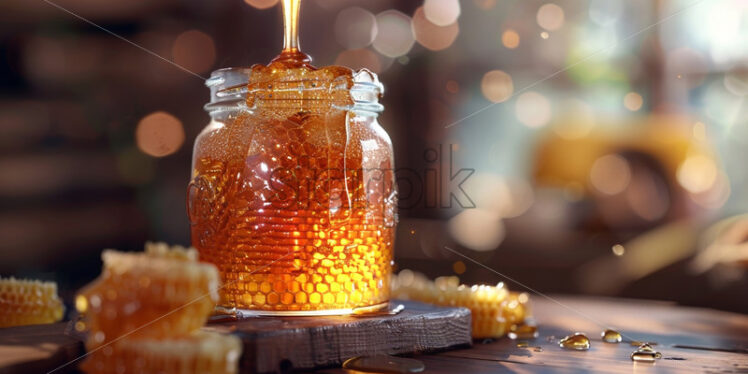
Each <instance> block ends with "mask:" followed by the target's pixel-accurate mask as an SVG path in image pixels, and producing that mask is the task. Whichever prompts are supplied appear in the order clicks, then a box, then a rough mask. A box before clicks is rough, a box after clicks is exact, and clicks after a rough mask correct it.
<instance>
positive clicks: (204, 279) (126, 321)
mask: <svg viewBox="0 0 748 374" xmlns="http://www.w3.org/2000/svg"><path fill="white" fill-rule="evenodd" d="M145 249H146V251H145V253H125V252H117V251H113V250H106V251H104V253H103V254H102V260H103V262H104V269H103V271H102V274H101V276H99V277H98V278H97V279H96V280H94V281H93V282H91V283H90V284H89V285H87V286H86V287H84V288H83V289H82V290H81V291H80V292H79V293H78V295H77V296H76V299H75V306H76V309H77V310H78V312H79V313H80V314H81V315H82V316H83V321H81V322H82V323H83V324H82V325H80V326H76V328H78V329H79V330H83V329H86V330H88V334H89V337H88V340H87V341H86V347H87V348H89V349H93V348H96V347H100V346H102V345H105V344H107V343H109V342H113V341H117V340H120V339H122V338H128V339H135V338H150V339H162V338H166V337H180V336H186V335H189V334H190V333H192V332H193V331H195V330H197V329H199V328H200V327H201V326H203V325H204V324H205V321H206V320H207V318H208V315H209V314H210V313H211V311H212V310H213V307H214V306H215V304H216V301H217V300H218V295H217V289H218V287H219V284H218V272H217V271H216V269H215V268H214V267H213V266H212V265H210V264H205V263H200V262H198V261H197V254H196V253H195V250H194V249H190V250H186V249H184V248H180V247H174V248H169V247H167V246H166V245H165V244H162V243H161V244H155V243H147V244H146V248H145Z"/></svg>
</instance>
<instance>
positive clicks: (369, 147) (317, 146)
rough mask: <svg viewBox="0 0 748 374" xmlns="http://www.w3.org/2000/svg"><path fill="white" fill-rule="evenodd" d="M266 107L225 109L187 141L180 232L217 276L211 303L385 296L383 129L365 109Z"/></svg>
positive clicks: (305, 305) (389, 222)
mask: <svg viewBox="0 0 748 374" xmlns="http://www.w3.org/2000/svg"><path fill="white" fill-rule="evenodd" d="M268 117H274V116H273V115H269V114H268V113H267V112H266V113H265V114H263V113H259V114H258V115H257V116H249V117H239V118H236V119H234V120H232V121H229V122H228V123H227V124H226V126H225V127H223V128H220V129H219V130H216V131H214V132H210V131H209V132H208V133H204V134H203V135H201V137H200V138H199V139H198V143H197V145H196V147H195V161H194V170H193V180H192V182H191V183H190V188H189V197H188V199H189V201H188V208H189V215H190V220H191V223H192V243H193V245H194V246H195V247H196V248H197V249H198V250H199V252H200V257H201V259H202V260H204V261H208V262H211V263H213V264H215V265H216V266H218V268H219V270H220V272H221V274H222V276H223V282H224V284H223V288H222V289H221V292H220V294H221V300H222V301H221V305H223V306H228V307H238V308H242V309H251V310H261V311H320V310H328V311H331V310H350V309H355V308H362V307H368V306H376V305H380V304H382V303H385V302H386V301H387V300H388V298H389V289H390V285H389V275H390V273H391V262H392V246H393V239H394V238H393V237H394V227H393V226H394V223H395V222H394V221H395V201H396V196H395V192H394V188H393V179H394V177H393V172H392V155H391V153H390V149H391V148H390V144H389V140H388V139H387V138H386V136H384V137H382V135H381V133H380V132H379V131H377V130H376V129H375V128H374V127H372V126H371V121H372V120H371V118H368V119H367V117H355V115H353V114H352V113H348V112H343V111H337V112H334V113H332V114H331V113H327V114H310V113H304V112H300V113H296V114H294V115H291V116H289V117H286V118H274V119H273V118H268ZM376 126H377V127H378V125H376ZM380 131H381V129H380ZM343 312H347V311H343Z"/></svg>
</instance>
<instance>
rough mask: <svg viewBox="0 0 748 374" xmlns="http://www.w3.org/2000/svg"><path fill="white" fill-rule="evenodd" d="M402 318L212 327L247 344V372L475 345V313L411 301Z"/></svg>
mask: <svg viewBox="0 0 748 374" xmlns="http://www.w3.org/2000/svg"><path fill="white" fill-rule="evenodd" d="M396 303H401V304H403V305H404V306H405V309H404V310H403V311H402V312H400V313H399V314H396V315H388V316H373V317H351V316H346V317H340V316H336V317H252V318H249V319H242V320H239V321H235V322H224V323H214V324H209V325H208V327H207V328H208V329H212V330H214V331H221V332H231V333H234V334H236V335H238V336H239V337H240V338H241V339H242V341H243V342H244V353H243V356H242V362H241V367H242V372H247V373H254V372H257V373H265V372H275V371H278V372H281V371H283V372H284V371H287V370H289V369H291V368H294V369H309V368H315V367H324V366H334V365H340V364H341V363H342V362H343V361H345V360H347V359H349V358H351V357H356V356H363V355H372V354H382V353H386V354H403V353H414V352H431V351H437V350H444V349H447V348H453V347H459V346H468V345H470V344H471V342H472V339H471V335H470V332H471V328H470V311H469V310H468V309H465V308H444V307H437V306H432V305H428V304H422V303H417V302H411V301H402V302H396Z"/></svg>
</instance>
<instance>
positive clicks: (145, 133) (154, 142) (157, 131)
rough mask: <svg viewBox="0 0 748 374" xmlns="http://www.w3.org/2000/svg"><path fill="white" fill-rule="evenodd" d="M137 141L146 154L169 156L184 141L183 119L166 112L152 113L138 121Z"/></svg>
mask: <svg viewBox="0 0 748 374" xmlns="http://www.w3.org/2000/svg"><path fill="white" fill-rule="evenodd" d="M135 142H136V144H137V145H138V148H139V149H140V150H141V151H142V152H143V153H145V154H148V155H151V156H153V157H163V156H168V155H170V154H172V153H174V152H176V151H177V150H179V148H180V147H181V146H182V143H184V129H183V128H182V121H180V120H179V119H177V118H176V117H174V116H173V115H171V114H169V113H166V112H161V111H159V112H154V113H151V114H149V115H147V116H145V117H143V119H141V120H140V122H139V123H138V126H137V128H136V129H135Z"/></svg>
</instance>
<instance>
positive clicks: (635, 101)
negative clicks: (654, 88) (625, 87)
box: [623, 92, 644, 112]
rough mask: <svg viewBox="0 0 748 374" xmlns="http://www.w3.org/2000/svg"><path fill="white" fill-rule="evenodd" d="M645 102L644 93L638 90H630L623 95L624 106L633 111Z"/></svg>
mask: <svg viewBox="0 0 748 374" xmlns="http://www.w3.org/2000/svg"><path fill="white" fill-rule="evenodd" d="M643 104H644V99H642V95H639V94H638V93H636V92H629V93H627V94H626V96H624V97H623V106H624V107H626V109H628V110H630V111H632V112H635V111H637V110H639V109H641V107H642V105H643Z"/></svg>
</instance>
